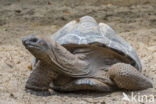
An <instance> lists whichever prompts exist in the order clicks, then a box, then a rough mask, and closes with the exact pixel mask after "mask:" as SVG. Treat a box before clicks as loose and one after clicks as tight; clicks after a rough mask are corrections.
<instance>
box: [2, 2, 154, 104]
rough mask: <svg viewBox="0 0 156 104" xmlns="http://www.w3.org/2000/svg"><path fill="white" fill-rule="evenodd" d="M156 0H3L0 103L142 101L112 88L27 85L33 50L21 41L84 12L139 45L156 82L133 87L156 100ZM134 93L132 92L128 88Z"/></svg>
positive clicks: (147, 73) (147, 72)
mask: <svg viewBox="0 0 156 104" xmlns="http://www.w3.org/2000/svg"><path fill="white" fill-rule="evenodd" d="M155 9H156V1H155V0H130V1H129V0H90V1H89V0H82V1H79V0H62V1H61V0H0V104H88V103H93V104H138V102H130V103H129V102H125V101H122V97H123V95H122V93H123V91H117V92H113V93H89V92H84V93H57V92H55V93H54V94H53V95H52V96H49V97H40V96H35V95H31V94H28V93H26V92H25V91H24V86H25V81H26V80H27V78H28V76H29V74H30V72H31V70H30V68H29V67H30V65H31V60H32V55H31V54H30V53H29V52H28V51H27V50H26V49H25V48H24V47H23V46H22V43H21V38H22V37H24V36H25V35H28V34H36V35H40V36H41V35H42V36H47V35H51V34H52V33H54V32H55V31H57V30H58V29H59V28H60V27H61V26H63V25H64V24H65V23H67V22H69V21H71V20H73V19H77V18H79V17H81V16H84V15H90V16H93V17H94V18H96V19H97V21H100V22H105V23H107V24H109V25H110V26H111V27H112V28H113V29H114V30H115V31H116V32H117V33H118V35H120V36H122V37H123V38H124V39H125V40H127V41H128V42H129V43H130V44H131V45H132V46H133V48H134V49H136V51H137V53H138V55H139V57H140V59H141V62H142V65H143V74H144V75H145V76H147V77H148V78H149V79H151V80H152V82H153V85H154V88H151V89H147V90H143V91H136V92H134V93H135V94H137V95H138V96H140V95H143V94H145V95H147V96H148V99H150V96H149V95H151V94H152V95H154V96H155V101H154V102H152V103H149V102H148V101H146V100H144V101H143V102H142V103H141V102H140V104H156V10H155ZM125 93H126V94H128V96H129V97H130V96H131V94H132V92H125Z"/></svg>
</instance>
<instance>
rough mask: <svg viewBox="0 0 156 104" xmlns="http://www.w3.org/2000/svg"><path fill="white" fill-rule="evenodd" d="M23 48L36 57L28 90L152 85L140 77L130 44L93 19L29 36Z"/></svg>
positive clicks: (107, 89)
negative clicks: (51, 32) (46, 34)
mask: <svg viewBox="0 0 156 104" xmlns="http://www.w3.org/2000/svg"><path fill="white" fill-rule="evenodd" d="M22 42H23V45H24V46H25V48H26V49H28V51H29V52H30V53H31V54H32V55H33V56H34V57H35V58H34V60H33V63H32V67H33V71H32V73H31V74H30V77H29V78H28V80H27V82H26V86H25V88H26V91H28V92H31V93H35V94H39V95H47V94H49V89H53V90H55V91H62V92H69V91H86V90H88V91H98V92H110V91H115V90H119V89H125V90H142V89H147V88H151V87H152V83H151V81H150V80H149V79H147V78H146V77H145V76H144V75H143V74H141V70H142V65H141V62H140V60H139V58H138V56H137V54H136V52H135V50H134V49H133V48H132V47H131V45H130V44H129V43H127V42H126V41H125V40H124V39H123V38H121V37H120V36H118V35H117V34H116V33H115V32H114V30H113V29H112V28H111V27H109V26H108V25H107V24H104V23H99V24H97V22H96V21H95V19H94V18H92V17H90V16H84V17H82V18H80V19H79V20H78V21H75V20H74V21H71V22H69V23H68V24H66V25H65V26H64V27H63V28H61V29H60V30H59V31H57V32H56V33H54V34H53V35H52V36H50V37H42V38H39V37H36V36H35V35H29V36H27V37H25V38H23V39H22Z"/></svg>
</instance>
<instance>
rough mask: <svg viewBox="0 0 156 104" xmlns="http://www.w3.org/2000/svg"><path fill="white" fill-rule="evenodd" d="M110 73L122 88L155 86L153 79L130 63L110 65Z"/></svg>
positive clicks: (132, 88)
mask: <svg viewBox="0 0 156 104" xmlns="http://www.w3.org/2000/svg"><path fill="white" fill-rule="evenodd" d="M108 75H109V76H110V78H111V79H112V80H113V81H114V82H115V83H116V84H117V86H118V87H119V88H122V89H126V90H143V89H147V88H152V87H153V85H152V83H151V81H150V80H149V79H147V78H146V77H145V76H144V75H142V74H141V73H140V72H139V71H138V70H137V69H135V68H134V67H133V66H131V65H130V64H124V63H117V64H114V65H112V66H111V67H110V69H109V71H108Z"/></svg>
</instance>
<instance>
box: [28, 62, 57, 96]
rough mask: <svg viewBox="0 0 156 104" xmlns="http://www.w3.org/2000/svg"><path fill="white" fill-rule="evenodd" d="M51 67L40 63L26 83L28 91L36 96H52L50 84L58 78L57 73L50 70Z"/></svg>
mask: <svg viewBox="0 0 156 104" xmlns="http://www.w3.org/2000/svg"><path fill="white" fill-rule="evenodd" d="M49 68H50V67H49V65H47V64H45V63H43V62H41V61H38V62H37V63H36V65H35V68H34V70H33V72H32V73H31V74H30V76H29V78H28V80H27V82H26V86H25V88H26V91H27V92H29V93H32V94H35V95H40V96H48V95H50V92H49V91H48V89H49V83H50V82H52V80H53V79H54V78H55V77H56V75H55V73H54V72H52V70H50V69H49Z"/></svg>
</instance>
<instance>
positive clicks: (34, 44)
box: [22, 35, 50, 61]
mask: <svg viewBox="0 0 156 104" xmlns="http://www.w3.org/2000/svg"><path fill="white" fill-rule="evenodd" d="M22 43H23V45H24V46H25V48H26V49H28V50H29V52H30V53H31V54H32V55H34V56H35V57H36V58H38V59H40V60H42V61H48V60H49V55H48V53H49V52H50V48H49V46H48V43H47V42H46V40H45V39H42V38H38V37H36V36H35V35H29V36H27V37H24V38H23V39H22Z"/></svg>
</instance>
